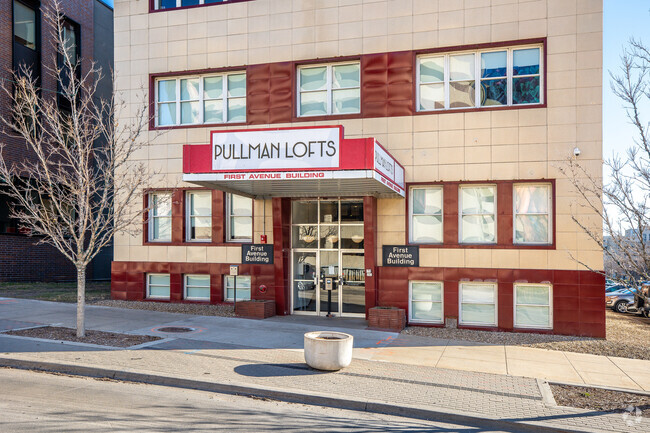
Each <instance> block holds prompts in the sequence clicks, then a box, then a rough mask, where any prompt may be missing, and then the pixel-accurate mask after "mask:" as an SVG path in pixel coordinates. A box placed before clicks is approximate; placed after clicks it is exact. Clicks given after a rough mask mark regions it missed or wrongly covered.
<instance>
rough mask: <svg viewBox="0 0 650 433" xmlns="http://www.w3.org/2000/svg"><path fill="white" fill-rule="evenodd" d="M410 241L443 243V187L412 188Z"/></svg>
mask: <svg viewBox="0 0 650 433" xmlns="http://www.w3.org/2000/svg"><path fill="white" fill-rule="evenodd" d="M410 192H411V196H410V200H409V211H410V213H411V215H410V218H411V224H410V225H409V241H410V242H414V243H442V233H443V232H442V187H441V186H440V187H426V188H411V191H410Z"/></svg>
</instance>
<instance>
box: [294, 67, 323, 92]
mask: <svg viewBox="0 0 650 433" xmlns="http://www.w3.org/2000/svg"><path fill="white" fill-rule="evenodd" d="M326 87H327V67H326V66H321V67H318V68H301V69H300V91H301V92H304V91H306V90H324V89H325V88H326Z"/></svg>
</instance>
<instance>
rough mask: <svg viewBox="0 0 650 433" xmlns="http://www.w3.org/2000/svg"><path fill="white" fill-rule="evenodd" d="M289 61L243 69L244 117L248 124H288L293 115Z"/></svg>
mask: <svg viewBox="0 0 650 433" xmlns="http://www.w3.org/2000/svg"><path fill="white" fill-rule="evenodd" d="M293 70H294V65H293V63H292V62H282V63H265V64H261V65H252V66H248V67H247V68H246V116H247V118H246V119H247V123H248V124H250V125H256V124H267V123H282V122H290V121H291V117H292V113H293V94H294V92H293Z"/></svg>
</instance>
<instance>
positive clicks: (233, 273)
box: [230, 265, 239, 312]
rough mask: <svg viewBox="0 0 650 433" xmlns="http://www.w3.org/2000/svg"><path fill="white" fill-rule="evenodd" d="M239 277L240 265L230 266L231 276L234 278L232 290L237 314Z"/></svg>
mask: <svg viewBox="0 0 650 433" xmlns="http://www.w3.org/2000/svg"><path fill="white" fill-rule="evenodd" d="M237 275H239V265H230V276H231V277H233V281H232V289H233V292H234V293H233V297H232V298H233V302H234V309H235V312H236V311H237Z"/></svg>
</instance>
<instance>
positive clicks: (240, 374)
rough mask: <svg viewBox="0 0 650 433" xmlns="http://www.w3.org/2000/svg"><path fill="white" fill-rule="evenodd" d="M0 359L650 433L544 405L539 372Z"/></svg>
mask: <svg viewBox="0 0 650 433" xmlns="http://www.w3.org/2000/svg"><path fill="white" fill-rule="evenodd" d="M154 347H155V346H154ZM0 365H1V366H7V367H17V368H28V369H42V370H49V371H57V372H61V373H67V374H74V375H82V376H93V377H110V378H114V379H118V380H128V381H135V382H146V383H151V384H156V385H164V386H176V387H183V388H193V389H202V390H206V391H212V392H220V393H231V394H245V395H255V396H260V397H267V398H273V399H277V400H282V401H291V402H300V403H305V404H315V405H323V406H332V407H339V408H345V409H351V410H361V411H367V412H375V413H387V414H391V415H400V416H405V417H412V418H421V419H432V420H437V421H445V422H457V423H459V424H464V425H472V426H476V427H481V428H486V429H497V430H506V431H513V432H519V431H521V432H524V431H542V432H547V431H567V432H612V431H614V432H641V431H643V432H646V431H647V425H644V423H640V424H635V423H632V425H626V423H625V421H624V420H623V418H622V416H621V415H618V414H606V413H602V412H594V411H586V410H581V409H572V408H563V407H557V406H549V405H545V404H544V403H543V399H542V394H541V392H540V390H539V387H538V385H537V382H536V381H535V380H534V379H527V378H521V377H513V376H502V375H493V374H486V373H475V372H463V371H457V370H447V369H440V368H433V367H422V366H410V365H404V364H396V363H388V362H375V361H364V360H358V359H355V360H354V362H353V363H352V365H351V366H350V367H348V368H346V369H345V370H342V371H339V372H333V373H332V372H327V373H326V372H319V371H315V370H311V369H309V368H307V367H306V366H305V364H304V360H303V355H302V352H301V351H297V350H282V349H267V350H264V349H216V350H215V349H205V350H156V349H153V348H148V349H146V350H145V349H141V350H137V351H133V350H120V351H101V352H99V351H83V352H66V351H62V352H38V353H30V352H23V353H11V354H8V353H5V354H1V355H0ZM497 415H498V416H497Z"/></svg>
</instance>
